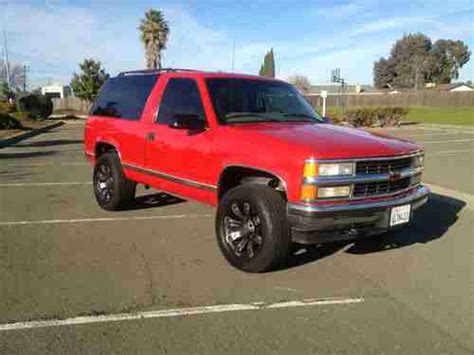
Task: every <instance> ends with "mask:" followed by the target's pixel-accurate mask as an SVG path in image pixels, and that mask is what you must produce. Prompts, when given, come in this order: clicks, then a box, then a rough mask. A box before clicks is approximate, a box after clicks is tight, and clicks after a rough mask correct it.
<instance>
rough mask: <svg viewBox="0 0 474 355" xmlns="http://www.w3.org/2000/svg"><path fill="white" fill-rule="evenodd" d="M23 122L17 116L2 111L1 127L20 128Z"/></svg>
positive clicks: (0, 115) (0, 113)
mask: <svg viewBox="0 0 474 355" xmlns="http://www.w3.org/2000/svg"><path fill="white" fill-rule="evenodd" d="M21 127H22V126H21V123H20V121H18V120H17V119H16V118H15V117H13V116H11V115H9V114H8V113H5V112H0V129H20V128H21Z"/></svg>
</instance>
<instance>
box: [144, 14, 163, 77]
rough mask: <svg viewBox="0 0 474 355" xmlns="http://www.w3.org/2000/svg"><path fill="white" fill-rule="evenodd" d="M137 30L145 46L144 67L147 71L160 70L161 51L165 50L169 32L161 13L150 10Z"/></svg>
mask: <svg viewBox="0 0 474 355" xmlns="http://www.w3.org/2000/svg"><path fill="white" fill-rule="evenodd" d="M138 29H139V30H140V32H141V36H140V37H141V40H142V42H143V44H144V45H145V57H146V66H147V68H148V69H156V68H161V51H162V50H163V49H165V48H166V41H167V40H168V33H169V31H170V29H169V27H168V23H167V22H166V20H165V18H164V16H163V13H162V12H161V11H159V10H153V9H150V10H148V11H147V12H145V18H143V19H142V20H141V21H140V26H139V27H138Z"/></svg>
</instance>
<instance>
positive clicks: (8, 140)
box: [0, 121, 64, 148]
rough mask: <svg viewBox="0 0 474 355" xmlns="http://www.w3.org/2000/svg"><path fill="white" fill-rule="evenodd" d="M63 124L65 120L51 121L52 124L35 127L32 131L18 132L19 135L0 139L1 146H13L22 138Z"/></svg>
mask: <svg viewBox="0 0 474 355" xmlns="http://www.w3.org/2000/svg"><path fill="white" fill-rule="evenodd" d="M63 124H64V122H63V121H58V122H54V123H51V124H50V125H47V126H44V127H41V128H38V129H33V130H31V131H27V132H22V133H18V134H17V135H15V136H13V137H10V138H6V139H2V140H0V148H5V147H9V146H12V145H14V144H16V143H18V142H20V141H22V140H25V139H28V138H31V137H34V136H37V135H38V134H41V133H44V132H46V131H49V130H50V129H53V128H56V127H59V126H62V125H63Z"/></svg>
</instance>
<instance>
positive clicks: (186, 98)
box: [156, 79, 206, 125]
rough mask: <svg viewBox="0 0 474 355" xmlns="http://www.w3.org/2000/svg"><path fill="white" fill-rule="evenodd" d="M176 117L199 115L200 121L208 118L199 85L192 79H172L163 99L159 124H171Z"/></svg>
mask: <svg viewBox="0 0 474 355" xmlns="http://www.w3.org/2000/svg"><path fill="white" fill-rule="evenodd" d="M175 115H197V116H198V117H199V119H200V120H202V121H205V120H206V117H205V114H204V109H203V106H202V101H201V95H200V94H199V89H198V87H197V84H196V82H195V81H194V80H192V79H170V80H169V81H168V84H167V85H166V89H165V92H164V93H163V97H162V99H161V103H160V107H159V112H158V118H157V120H156V122H157V123H159V124H166V125H168V124H170V123H172V122H173V120H174V116H175Z"/></svg>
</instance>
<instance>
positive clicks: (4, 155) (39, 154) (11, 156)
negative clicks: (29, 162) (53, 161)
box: [0, 150, 57, 159]
mask: <svg viewBox="0 0 474 355" xmlns="http://www.w3.org/2000/svg"><path fill="white" fill-rule="evenodd" d="M56 153H57V152H55V151H52V150H48V151H40V152H24V153H0V159H20V158H35V157H43V156H49V155H53V154H56Z"/></svg>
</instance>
